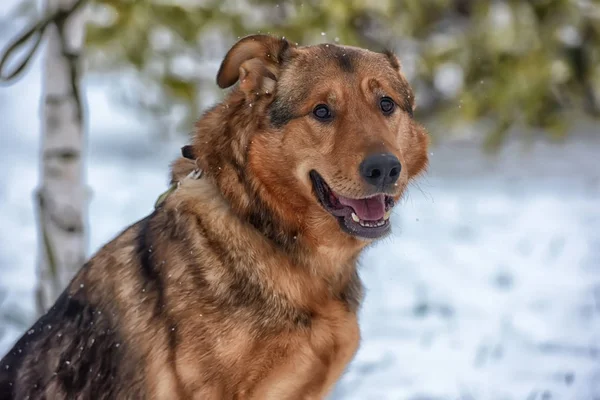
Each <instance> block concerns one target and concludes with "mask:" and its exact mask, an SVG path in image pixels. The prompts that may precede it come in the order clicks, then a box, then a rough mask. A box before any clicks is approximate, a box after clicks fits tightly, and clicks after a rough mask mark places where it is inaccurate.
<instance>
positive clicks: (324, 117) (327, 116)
mask: <svg viewBox="0 0 600 400" xmlns="http://www.w3.org/2000/svg"><path fill="white" fill-rule="evenodd" d="M313 115H314V116H315V118H316V119H318V120H319V121H324V122H325V121H329V120H331V118H332V117H333V116H332V115H331V110H329V107H327V106H326V105H325V104H319V105H318V106H316V107H315V108H314V110H313Z"/></svg>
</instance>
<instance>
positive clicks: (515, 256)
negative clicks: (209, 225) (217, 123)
mask: <svg viewBox="0 0 600 400" xmlns="http://www.w3.org/2000/svg"><path fill="white" fill-rule="evenodd" d="M73 5H75V10H74V11H73V12H70V11H69V10H71V9H72V8H73ZM57 10H58V11H59V12H56V11H57ZM39 21H47V22H48V24H43V23H42V24H38V22H39ZM35 24H38V25H37V28H38V29H37V31H35V32H40V34H41V32H42V31H44V35H43V40H42V41H41V45H40V46H39V47H36V46H35V39H36V35H35V34H34V35H31V36H29V37H28V38H27V40H25V41H23V43H20V44H22V46H20V47H18V48H15V51H14V52H11V54H10V57H8V59H7V62H6V63H5V64H4V65H3V68H4V69H3V70H2V71H10V70H15V69H18V66H19V65H20V63H21V61H22V60H26V59H27V55H28V54H29V53H32V54H33V55H32V57H31V58H30V62H29V63H28V64H27V66H26V67H25V68H23V69H22V70H21V71H20V72H19V73H18V74H17V75H16V76H15V77H14V78H13V79H7V82H4V83H3V85H2V86H0V135H1V136H0V137H1V146H0V221H1V223H0V355H3V354H4V353H5V352H6V351H8V349H9V348H10V347H11V346H12V344H13V343H14V342H15V341H16V339H17V338H18V337H19V336H20V335H21V334H22V332H24V331H25V330H26V329H27V328H28V327H29V325H30V324H31V323H32V322H33V321H34V320H35V319H36V318H37V315H39V313H40V312H42V311H43V310H44V309H45V308H47V306H48V304H50V303H51V299H52V297H53V293H55V292H56V290H58V289H59V288H61V287H62V286H63V285H64V284H65V282H67V281H68V279H69V276H70V274H72V272H73V270H75V269H77V268H78V267H79V266H80V265H81V262H82V260H85V259H86V258H88V257H89V256H90V255H91V254H93V253H94V252H95V251H96V250H97V249H98V248H99V247H100V246H102V245H103V244H104V243H106V242H107V241H109V240H110V239H112V238H113V237H114V236H115V235H116V234H118V233H119V232H120V231H121V230H122V229H123V228H124V227H126V226H127V225H129V224H131V223H133V222H135V221H136V220H138V219H140V218H142V217H143V216H145V215H146V214H148V213H149V212H151V210H152V208H153V203H154V201H155V199H156V198H157V196H158V195H159V194H160V193H162V192H163V191H164V190H165V189H166V188H167V178H168V169H167V167H168V164H169V162H170V161H171V160H173V159H174V158H175V157H177V156H178V155H179V147H181V146H182V145H183V144H185V143H186V142H187V141H188V139H189V135H190V134H191V132H192V129H193V123H194V120H195V119H196V118H198V117H199V116H200V114H201V112H202V110H203V109H205V108H206V107H208V106H210V105H211V104H213V103H214V102H217V101H219V99H220V98H221V97H222V96H223V91H221V90H219V89H218V88H217V86H216V84H215V76H216V72H217V69H218V66H219V63H220V61H221V59H222V57H223V56H224V54H225V52H226V51H227V49H228V48H229V47H230V46H231V45H232V44H233V43H234V42H235V41H236V40H237V39H238V38H240V37H243V36H245V35H248V34H253V33H258V32H261V33H272V34H275V35H279V36H285V37H286V38H288V39H289V40H291V41H294V42H298V43H299V44H314V43H321V42H329V43H339V44H346V45H359V46H363V47H368V48H370V49H372V50H381V49H384V48H390V49H393V50H394V51H395V52H396V54H397V55H398V56H399V58H400V60H401V62H402V68H403V71H404V74H405V75H406V76H407V78H408V79H409V81H410V82H411V84H412V85H413V87H414V89H415V92H416V99H417V105H418V108H417V110H416V114H415V118H417V119H419V120H420V121H422V122H423V124H424V125H425V126H426V127H427V128H428V130H429V132H430V134H431V136H432V139H433V145H432V147H431V150H430V151H431V153H430V159H431V166H430V168H429V171H428V173H427V174H426V175H425V176H424V177H423V178H422V179H420V180H419V181H418V182H416V183H415V184H414V185H412V187H411V188H410V193H409V195H408V196H407V198H406V200H405V201H404V202H403V203H402V204H401V205H400V206H399V207H397V211H396V214H395V215H394V216H393V217H392V218H393V223H394V235H393V236H392V237H391V238H388V239H386V240H385V241H383V242H382V243H380V244H379V245H377V246H376V247H374V248H371V249H369V251H368V252H367V254H365V255H364V257H363V260H362V266H361V275H362V277H363V279H364V281H365V284H366V288H367V296H366V301H365V303H364V305H363V308H362V311H361V314H360V319H361V328H362V332H363V341H362V345H361V348H360V350H359V353H358V355H357V357H356V359H355V360H354V362H353V363H352V364H351V366H350V368H349V370H348V372H347V373H346V375H345V376H344V378H343V379H342V381H341V382H340V384H339V385H338V387H337V389H336V391H335V393H334V394H333V395H332V398H334V399H360V400H364V399H410V400H441V399H444V400H446V399H452V400H456V399H464V400H471V399H473V400H479V399H503V400H504V399H506V400H513V399H515V400H517V399H518V400H542V399H543V400H550V399H567V400H569V399H573V400H598V399H600V158H599V155H598V153H599V152H600V128H599V126H600V125H599V119H598V117H599V116H600V101H599V96H600V3H599V2H597V1H592V0H570V1H568V0H523V1H517V0H504V1H502V0H494V1H493V0H480V1H469V0H406V1H393V0H381V1H378V2H370V1H367V0H364V1H358V0H357V1H349V0H332V1H328V2H319V1H291V0H290V1H283V0H282V1H274V0H243V1H230V0H219V1H214V0H87V1H77V0H47V2H46V1H44V2H41V1H38V0H36V1H29V0H3V1H2V2H1V4H0V51H3V52H4V51H6V50H8V49H9V48H10V47H11V46H10V45H11V44H12V43H15V40H17V39H18V36H19V35H21V34H23V33H24V32H26V31H27V29H28V28H29V27H31V26H34V25H35ZM44 28H45V29H44ZM7 75H10V73H9V72H3V73H2V76H5V77H7ZM52 151H55V152H56V153H57V154H58V156H56V155H52V154H54V153H52ZM50 153H52V154H50ZM65 193H67V194H68V195H65ZM61 196H62V197H61ZM65 221H66V222H65ZM52 287H54V289H52ZM53 291H54V292H53Z"/></svg>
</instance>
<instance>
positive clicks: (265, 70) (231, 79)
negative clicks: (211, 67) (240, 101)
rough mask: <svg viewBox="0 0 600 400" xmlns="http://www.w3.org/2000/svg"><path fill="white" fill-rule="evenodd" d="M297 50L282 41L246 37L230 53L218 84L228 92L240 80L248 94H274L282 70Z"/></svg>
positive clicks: (219, 74)
mask: <svg viewBox="0 0 600 400" xmlns="http://www.w3.org/2000/svg"><path fill="white" fill-rule="evenodd" d="M294 47H296V46H295V45H292V44H291V43H290V42H288V41H287V40H285V39H283V38H282V39H278V38H276V37H273V36H270V35H252V36H247V37H245V38H243V39H241V40H240V41H238V42H237V43H236V44H235V45H233V47H232V48H231V49H230V50H229V51H228V52H227V55H226V56H225V59H224V60H223V62H222V63H221V67H220V68H219V72H218V74H217V84H218V85H219V87H221V88H227V87H229V86H232V85H233V84H235V83H236V82H237V81H238V79H239V81H240V88H241V89H242V91H244V92H245V93H251V92H260V93H269V92H273V90H274V89H275V82H277V77H278V75H279V69H280V66H281V64H282V62H283V61H284V60H285V57H286V56H287V55H289V51H291V49H292V48H294Z"/></svg>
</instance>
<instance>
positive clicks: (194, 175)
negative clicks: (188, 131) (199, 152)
mask: <svg viewBox="0 0 600 400" xmlns="http://www.w3.org/2000/svg"><path fill="white" fill-rule="evenodd" d="M181 155H182V156H183V157H185V158H187V159H189V160H194V161H195V163H196V168H195V169H194V170H193V171H192V172H190V173H189V174H187V175H186V176H185V178H183V179H182V180H180V181H177V182H173V184H171V186H170V187H169V189H167V190H166V191H165V192H164V193H162V194H161V195H160V196H158V199H156V202H155V203H154V208H155V209H156V208H159V207H160V206H161V204H162V203H164V201H165V200H166V199H167V197H169V195H171V193H173V192H174V191H175V190H177V188H178V187H179V186H180V185H181V182H183V181H184V180H186V179H194V180H198V179H200V178H202V175H203V171H202V170H201V169H200V167H198V159H197V158H194V154H193V150H192V146H189V145H188V146H183V147H182V148H181Z"/></svg>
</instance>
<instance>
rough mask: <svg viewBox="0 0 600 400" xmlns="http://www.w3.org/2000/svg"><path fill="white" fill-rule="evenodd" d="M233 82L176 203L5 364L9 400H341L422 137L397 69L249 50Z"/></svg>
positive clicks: (168, 201)
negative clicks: (330, 399) (368, 258)
mask: <svg viewBox="0 0 600 400" xmlns="http://www.w3.org/2000/svg"><path fill="white" fill-rule="evenodd" d="M237 81H239V85H238V86H237V87H236V88H235V89H233V90H232V91H231V93H229V95H228V96H227V97H226V99H225V100H224V101H223V102H222V103H220V104H218V105H216V106H215V107H213V108H212V109H210V110H209V111H207V112H206V113H205V114H204V116H203V117H202V118H201V119H200V121H199V122H198V124H197V129H196V136H195V139H194V142H193V144H192V145H191V146H186V147H185V148H184V156H185V157H182V158H180V159H178V160H177V161H176V162H175V163H174V165H173V169H172V177H173V182H175V183H177V185H176V187H175V189H174V190H173V191H171V192H170V194H169V195H168V196H166V198H165V199H164V201H162V202H161V203H160V204H159V206H158V207H157V209H156V210H155V211H154V212H153V213H152V214H151V215H149V216H148V217H146V218H145V219H143V220H141V221H139V222H137V223H135V224H134V225H132V226H131V227H129V228H127V229H126V230H125V231H124V232H123V233H121V234H120V235H119V236H118V237H117V238H115V239H114V240H113V241H112V242H110V243H109V244H107V245H106V246H105V247H104V248H102V249H101V250H100V251H99V252H98V253H97V254H96V255H95V256H94V257H93V258H92V259H91V260H90V261H89V262H88V263H87V264H86V265H85V266H84V267H83V268H82V270H81V271H80V272H79V273H78V274H77V276H76V277H75V278H74V279H73V281H72V283H71V284H70V285H69V287H68V288H67V289H66V290H65V292H64V294H63V295H62V296H61V297H60V298H59V299H58V300H57V302H56V304H55V305H54V306H53V307H52V309H51V310H50V311H48V313H47V314H46V315H44V316H43V317H41V318H40V320H39V321H38V322H37V323H36V324H35V325H34V326H33V327H32V328H31V330H29V331H28V332H27V333H26V334H25V335H24V336H23V337H22V338H21V339H20V340H19V342H18V343H17V344H16V345H15V346H14V348H13V349H12V350H11V351H10V352H9V353H8V354H7V355H6V357H5V358H4V359H3V360H2V362H1V364H0V397H2V398H14V399H26V398H30V399H38V398H45V399H101V398H102V399H140V398H148V399H276V400H282V399H321V398H324V397H325V396H326V394H327V393H328V392H329V391H330V390H331V389H332V387H333V386H334V384H335V383H336V381H337V380H338V379H339V377H340V375H341V374H342V372H343V371H344V369H345V367H346V366H347V365H348V363H349V362H350V360H351V359H352V357H353V355H354V354H355V352H356V349H357V347H358V343H359V329H358V325H357V318H356V313H357V308H358V306H359V304H360V301H361V282H360V280H359V277H358V274H357V258H358V256H359V254H360V253H361V251H362V250H363V249H364V248H365V247H366V246H367V245H369V244H370V243H372V242H373V240H374V239H377V238H380V237H382V236H384V235H386V234H387V233H388V232H389V231H390V222H389V214H390V211H391V209H392V207H393V206H394V204H395V203H396V202H397V201H398V200H399V199H400V197H401V196H402V194H403V192H404V190H405V189H406V187H407V184H408V182H409V181H410V180H411V179H412V178H413V177H415V176H416V175H417V174H419V173H420V172H421V171H423V169H424V167H425V166H426V163H427V146H428V136H427V134H426V132H425V131H424V129H423V128H422V127H421V126H420V125H419V124H417V123H416V122H415V121H414V120H413V117H412V111H413V108H414V101H413V92H412V90H411V88H410V87H409V85H408V83H407V81H406V79H405V78H404V77H403V75H402V74H401V72H400V66H399V63H398V60H397V59H396V57H395V56H394V55H392V54H391V53H376V52H371V51H367V50H363V49H360V48H354V47H342V46H336V45H331V44H330V45H318V46H309V47H296V46H294V45H292V44H291V43H289V42H288V41H286V40H284V39H277V38H274V37H271V36H265V35H256V36H250V37H246V38H244V39H242V40H240V41H239V42H238V43H237V44H235V46H233V48H231V50H230V51H229V52H228V54H227V56H226V57H225V59H224V61H223V63H222V65H221V69H220V70H219V73H218V76H217V82H218V84H219V86H220V87H222V88H225V87H229V86H232V85H234V84H235V83H236V82H237ZM190 159H191V160H190ZM198 168H199V169H201V170H202V171H203V173H202V174H201V173H200V171H199V170H198ZM200 175H201V176H200Z"/></svg>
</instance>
